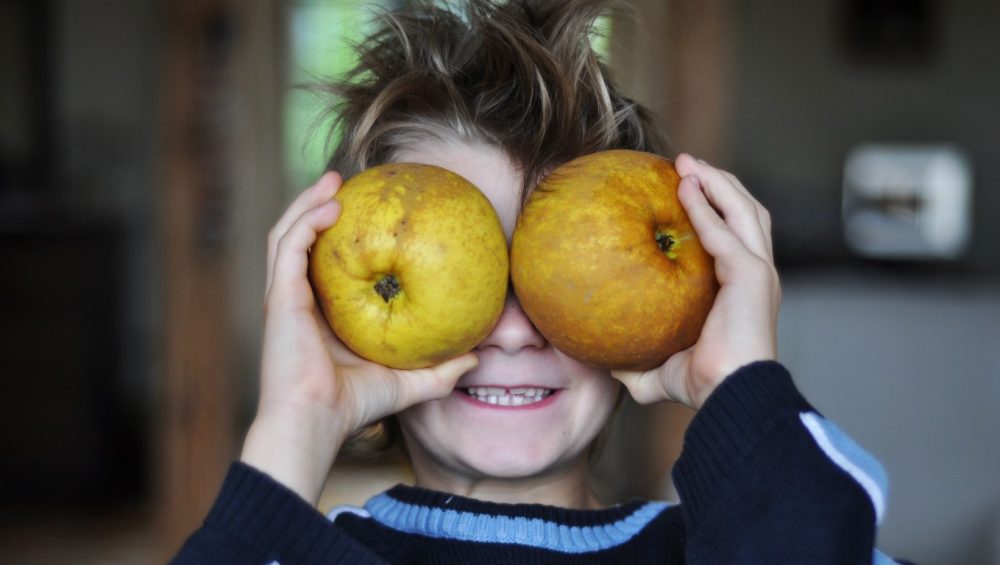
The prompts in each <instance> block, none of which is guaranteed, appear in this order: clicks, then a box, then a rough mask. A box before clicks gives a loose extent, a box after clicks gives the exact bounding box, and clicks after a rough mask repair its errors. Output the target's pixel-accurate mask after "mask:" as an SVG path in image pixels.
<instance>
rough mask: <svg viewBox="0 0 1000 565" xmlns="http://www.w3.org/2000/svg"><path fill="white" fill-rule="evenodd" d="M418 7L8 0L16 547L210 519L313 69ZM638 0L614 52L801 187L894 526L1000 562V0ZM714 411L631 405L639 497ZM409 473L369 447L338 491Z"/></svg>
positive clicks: (333, 500) (953, 559)
mask: <svg viewBox="0 0 1000 565" xmlns="http://www.w3.org/2000/svg"><path fill="white" fill-rule="evenodd" d="M404 1H405V0H396V2H392V1H391V0H385V1H383V2H381V3H379V2H362V1H360V0H273V1H265V0H247V1H237V0H208V1H205V0H87V1H84V0H2V1H0V258H2V264H3V266H2V268H0V379H2V381H0V382H2V390H3V394H2V395H0V458H2V459H0V562H4V563H64V562H74V563H148V562H157V561H163V560H165V559H166V558H167V557H168V556H169V555H171V554H172V553H173V552H174V551H176V549H177V548H178V547H179V545H180V544H181V543H182V541H183V539H184V538H185V537H186V536H187V534H188V533H190V531H191V530H192V529H194V528H195V527H197V525H198V524H199V523H200V521H201V519H202V518H203V517H204V515H205V513H206V511H207V509H208V507H209V506H210V505H211V502H212V500H213V498H214V496H215V494H216V492H217V489H218V487H219V484H220V482H221V479H222V477H223V475H224V473H225V470H226V468H227V466H228V464H229V462H230V461H231V460H232V459H233V458H234V457H235V456H236V454H237V453H238V449H239V444H240V442H241V438H242V435H243V433H244V432H245V430H246V427H247V425H248V423H249V421H250V419H251V418H252V415H253V411H254V404H255V398H256V387H257V377H258V375H257V357H258V351H259V341H260V337H259V333H260V327H261V303H262V296H263V280H264V276H263V273H264V260H265V257H264V252H265V239H266V234H267V231H268V229H269V227H270V225H271V223H272V222H273V221H274V220H275V219H277V217H278V215H279V214H280V212H281V211H282V210H283V207H284V205H285V204H286V203H287V202H288V201H289V200H290V199H291V198H292V197H293V196H294V195H295V194H296V193H297V192H298V191H300V190H301V189H302V188H304V187H306V186H308V185H309V184H310V182H311V180H312V179H314V178H316V177H317V176H318V174H319V173H320V172H321V170H322V168H323V164H324V155H325V154H326V149H325V147H324V146H325V143H326V141H327V139H326V138H327V133H328V132H327V131H326V127H327V125H328V123H329V122H328V121H326V122H324V121H323V120H322V119H321V117H320V116H319V112H321V110H322V108H323V103H324V101H323V100H320V99H318V98H316V97H315V96H313V95H312V94H309V93H308V92H307V91H305V90H301V89H295V88H293V87H294V85H296V84H303V83H312V82H316V81H318V80H321V79H322V77H323V76H329V75H334V74H337V73H338V72H341V71H342V70H343V69H344V68H346V66H347V65H349V64H350V62H351V55H350V50H349V48H348V44H347V43H346V42H348V41H351V40H356V39H358V38H360V37H363V36H364V34H365V33H366V32H367V30H368V29H369V28H368V27H367V25H366V23H365V22H366V20H367V18H368V16H369V15H370V13H371V11H372V10H373V9H374V8H376V7H378V6H379V5H393V4H394V3H395V4H401V3H403V2H404ZM629 4H631V7H632V8H633V9H634V12H635V14H636V15H637V17H635V18H633V19H632V20H629V19H627V18H626V19H619V18H615V17H609V18H605V19H603V20H602V21H601V25H600V26H599V27H600V28H601V31H602V33H603V35H602V36H601V37H597V36H596V35H595V45H597V47H598V48H599V50H600V51H601V52H602V56H603V57H605V59H606V60H607V61H608V63H609V65H610V66H611V68H612V69H614V72H615V73H616V76H617V78H618V80H619V82H620V83H621V84H622V85H623V86H624V88H625V90H626V91H627V92H630V93H631V94H632V95H633V96H634V97H635V98H637V99H638V100H640V101H642V102H644V103H645V104H647V105H648V106H649V107H651V108H652V109H653V110H655V111H656V112H657V114H658V115H659V116H660V117H661V118H662V120H663V123H664V125H665V126H666V128H667V130H668V131H669V133H670V135H671V138H672V142H673V146H674V149H675V150H676V151H681V150H683V151H688V152H692V153H694V154H695V155H698V156H701V157H703V158H704V159H706V160H709V161H711V162H713V163H716V164H719V165H721V166H723V167H724V168H726V169H728V170H730V171H733V172H734V173H735V174H736V175H737V176H738V177H740V178H741V179H742V180H743V181H744V183H745V184H746V186H747V187H749V189H750V190H751V191H752V192H753V193H754V194H755V195H756V196H757V197H758V198H759V199H760V200H761V201H762V202H763V203H764V204H765V205H766V206H767V207H768V208H769V209H770V210H771V211H772V213H773V217H774V235H775V241H776V249H777V255H778V262H779V271H780V273H781V275H782V277H783V285H784V286H783V288H784V307H783V311H782V317H781V321H780V328H779V334H780V348H781V349H780V355H781V357H782V359H783V361H784V362H785V363H786V364H787V365H788V366H789V367H790V368H791V370H792V372H793V374H794V375H795V377H796V379H797V381H798V383H799V385H800V386H801V388H802V389H803V390H804V391H805V393H806V395H807V397H808V398H809V399H810V400H811V401H812V402H813V403H814V404H815V405H816V406H817V407H818V408H819V409H820V410H821V411H822V412H823V413H824V414H825V415H827V416H828V417H830V418H832V419H833V420H835V421H836V422H838V423H839V424H840V425H841V426H842V427H843V428H844V429H845V430H846V431H847V432H848V433H850V434H851V435H852V436H853V437H854V438H855V439H857V440H858V441H859V442H860V443H861V444H862V445H864V446H865V447H867V448H868V449H869V450H870V451H871V452H873V453H874V454H875V455H876V456H877V457H878V458H879V459H880V460H881V461H882V463H883V464H884V465H885V467H886V468H887V470H888V472H889V475H890V478H891V494H890V503H889V507H888V512H887V515H886V517H885V521H884V523H883V524H882V527H881V529H880V533H879V545H880V547H881V548H882V549H883V550H885V551H886V552H888V553H890V554H892V555H894V556H897V557H901V558H908V559H912V560H915V561H917V562H920V563H974V564H975V563H984V564H1000V480H998V476H1000V471H998V467H1000V439H998V437H997V436H998V432H1000V353H998V350H1000V284H998V281H1000V246H997V245H996V241H998V240H1000V221H998V220H997V216H998V215H1000V159H998V158H997V156H996V154H997V151H998V150H1000V110H998V109H997V106H996V105H997V101H998V100H1000V38H998V36H997V33H996V30H997V25H998V24H1000V3H997V2H995V1H994V0H952V1H949V2H945V1H944V0H818V1H814V2H796V1H793V0H775V1H772V2H737V1H735V0H702V1H695V0H641V1H638V0H637V1H634V2H631V3H629ZM635 22H641V25H639V24H638V23H635ZM690 417H691V414H690V413H689V412H687V411H685V410H682V409H678V408H676V407H670V406H658V407H653V408H644V409H639V408H637V407H635V406H631V405H629V406H627V407H626V410H625V411H624V413H623V414H622V417H621V419H620V420H619V422H618V423H617V426H616V429H615V436H616V439H615V440H613V443H612V447H611V448H609V450H608V452H607V454H606V456H605V457H604V460H603V461H602V463H601V465H600V467H599V469H598V471H597V474H598V478H599V480H600V481H601V484H602V485H604V488H605V490H606V491H607V493H608V495H609V496H610V497H613V498H617V499H624V498H628V497H630V496H648V497H671V496H673V490H672V486H671V484H670V477H669V469H670V466H671V464H672V462H673V460H674V459H675V458H676V456H677V453H678V452H679V449H680V439H681V437H682V434H683V430H684V426H685V425H686V424H687V422H688V421H689V420H690ZM635 469H642V470H643V471H642V472H639V473H637V472H636V471H635ZM408 476H409V473H408V470H407V469H406V467H405V465H404V464H402V463H401V462H400V460H399V459H398V457H394V456H389V457H385V458H382V459H377V460H353V459H349V460H344V461H341V462H339V463H338V464H337V466H336V468H335V469H334V472H333V474H332V475H331V480H330V485H329V488H328V489H327V491H326V492H325V493H324V498H323V501H322V503H321V506H323V507H324V508H326V507H329V506H330V505H332V504H337V503H344V502H349V503H355V504H360V503H361V502H363V500H364V499H366V498H367V496H368V495H370V494H371V493H374V492H376V491H378V490H380V489H382V488H384V487H385V486H386V485H388V484H392V483H395V482H398V481H405V480H407V479H408Z"/></svg>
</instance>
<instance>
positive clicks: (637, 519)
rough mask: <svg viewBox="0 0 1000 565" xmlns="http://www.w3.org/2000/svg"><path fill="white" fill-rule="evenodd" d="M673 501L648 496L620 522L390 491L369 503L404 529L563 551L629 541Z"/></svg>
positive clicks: (376, 513)
mask: <svg viewBox="0 0 1000 565" xmlns="http://www.w3.org/2000/svg"><path fill="white" fill-rule="evenodd" d="M668 506H670V505H669V504H668V503H665V502H647V503H646V504H644V505H643V506H641V507H639V508H638V509H637V510H636V511H635V512H633V513H632V514H631V515H629V516H626V517H625V518H622V519H621V520H618V521H617V522H614V523H611V524H604V525H601V526H586V527H581V526H567V525H565V524H557V523H555V522H550V521H547V520H542V519H538V518H524V517H511V516H493V515H486V514H475V513H472V512H460V511H457V510H444V509H441V508H429V507H426V506H417V505H414V504H408V503H405V502H401V501H399V500H396V499H394V498H392V497H391V496H389V495H388V494H385V493H383V494H381V495H379V496H376V497H374V498H372V499H371V500H369V501H368V503H367V504H365V508H366V509H367V510H368V512H369V513H371V516H372V518H374V519H375V520H377V521H378V522H380V523H382V524H384V525H386V526H388V527H390V528H392V529H394V530H399V531H401V532H407V533H413V534H419V535H424V536H429V537H434V538H445V539H454V540H461V541H472V542H480V543H510V544H517V545H524V546H530V547H537V548H541V549H548V550H552V551H559V552H562V553H585V552H589V551H599V550H602V549H607V548H610V547H614V546H616V545H620V544H622V543H625V542H627V541H628V540H630V539H631V538H632V537H634V536H635V535H636V534H637V533H639V532H640V531H641V530H642V529H643V528H644V527H645V526H646V525H647V524H649V522H650V521H651V520H653V518H655V517H656V516H657V515H659V514H660V512H662V511H663V510H664V509H665V508H667V507H668Z"/></svg>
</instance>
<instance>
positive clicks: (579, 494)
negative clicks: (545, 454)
mask: <svg viewBox="0 0 1000 565" xmlns="http://www.w3.org/2000/svg"><path fill="white" fill-rule="evenodd" d="M414 463H415V464H414V474H415V475H416V482H417V486H419V487H423V488H427V489H431V490H436V491H440V492H447V493H451V494H455V495H458V496H464V497H468V498H474V499H477V500H485V501H490V502H500V503H506V504H519V503H522V504H547V505H549V506H558V507H560V508H573V509H581V510H596V509H600V508H605V507H606V506H607V505H606V504H604V503H602V502H601V501H600V499H599V498H598V497H597V496H596V495H595V493H594V491H593V489H591V487H590V481H589V474H588V470H589V467H588V464H587V461H586V459H585V458H584V459H583V460H582V461H580V462H578V463H576V464H574V465H571V466H569V467H566V468H562V469H556V470H551V471H549V472H547V473H545V474H542V475H535V476H531V477H518V478H501V477H469V476H463V475H462V474H459V473H454V472H447V471H444V472H442V470H440V469H436V468H435V469H433V470H431V469H422V468H421V467H423V466H422V465H419V464H416V462H414Z"/></svg>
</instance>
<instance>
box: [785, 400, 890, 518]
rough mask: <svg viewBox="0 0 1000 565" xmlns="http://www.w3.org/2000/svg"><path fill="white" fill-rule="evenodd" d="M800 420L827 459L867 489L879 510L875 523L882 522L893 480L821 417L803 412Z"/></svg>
mask: <svg viewBox="0 0 1000 565" xmlns="http://www.w3.org/2000/svg"><path fill="white" fill-rule="evenodd" d="M799 418H800V419H801V420H802V423H803V424H804V425H805V427H806V428H807V429H808V430H809V433H811V434H812V436H813V439H814V440H816V443H817V444H818V445H819V446H820V448H821V449H822V450H823V452H824V453H826V456H827V457H829V458H830V460H832V461H833V462H834V463H836V464H837V466H839V467H840V468H841V469H843V470H844V471H846V472H847V473H848V474H849V475H851V477H853V478H854V480H855V481H857V482H858V484H860V485H861V486H862V488H864V489H865V492H867V493H868V497H869V498H870V499H871V501H872V506H874V507H875V523H876V524H879V523H881V522H882V516H883V515H884V514H885V504H886V499H887V495H888V492H889V477H888V476H887V475H886V473H885V469H883V468H882V464H881V463H879V462H878V460H877V459H875V457H873V456H872V454H871V453H868V452H867V451H865V450H864V449H862V448H861V446H860V445H858V444H857V443H855V441H854V440H853V439H851V438H850V437H848V435H847V434H845V433H844V432H843V431H842V430H841V429H840V428H839V427H837V425H836V424H834V423H833V422H831V421H829V420H827V419H826V418H823V417H822V416H820V415H819V414H817V413H815V412H803V413H802V414H800V415H799Z"/></svg>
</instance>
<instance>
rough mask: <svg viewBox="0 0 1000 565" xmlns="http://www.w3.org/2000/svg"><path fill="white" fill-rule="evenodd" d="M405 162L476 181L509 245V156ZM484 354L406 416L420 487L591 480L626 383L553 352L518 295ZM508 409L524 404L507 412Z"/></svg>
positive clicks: (444, 148) (513, 195) (513, 192)
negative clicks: (591, 464) (592, 450)
mask: <svg viewBox="0 0 1000 565" xmlns="http://www.w3.org/2000/svg"><path fill="white" fill-rule="evenodd" d="M397 159H398V160H399V161H406V162H420V163H427V164H432V165H438V166H441V167H444V168H446V169H449V170H451V171H454V172H456V173H458V174H460V175H462V176H463V177H465V178H466V179H468V180H469V181H471V182H472V183H473V184H475V185H476V186H477V187H479V189H480V190H481V191H482V192H483V194H485V195H486V196H487V197H488V198H489V199H490V201H491V202H492V203H493V207H494V208H495V209H496V211H497V214H498V215H499V216H500V220H501V223H502V224H503V227H504V231H505V232H506V234H507V239H508V242H509V241H510V237H511V233H512V232H513V229H514V225H515V223H516V220H517V213H518V209H519V206H518V193H519V189H520V183H521V178H520V176H519V174H518V172H517V171H516V170H515V169H513V168H512V167H511V165H510V163H509V162H508V160H507V158H506V157H505V156H504V155H503V154H502V153H501V152H499V151H497V150H495V149H493V148H490V147H487V146H482V145H465V144H457V143H456V144H446V143H426V144H421V145H420V146H419V147H414V148H412V149H409V150H406V151H404V152H402V153H400V154H399V155H398V157H397ZM476 353H477V354H478V356H479V366H478V367H477V368H476V369H475V370H473V371H471V372H469V373H467V374H466V375H464V376H463V377H462V379H461V380H460V381H459V382H458V385H457V387H456V389H455V391H454V392H452V394H451V395H450V396H449V397H447V398H444V399H441V400H436V401H431V402H426V403H423V404H420V405H417V406H414V407H412V408H410V409H408V410H406V411H404V412H403V413H401V414H400V415H399V419H400V423H401V424H402V427H403V431H404V434H405V436H406V444H407V448H408V450H409V452H410V455H411V458H412V460H413V465H414V470H415V471H416V474H417V481H418V483H420V484H422V485H423V486H427V487H430V488H438V489H442V490H450V491H452V492H463V491H464V492H467V493H472V491H473V489H474V487H475V486H479V485H481V484H482V482H483V481H484V480H485V481H490V480H491V479H493V478H496V479H527V480H530V481H533V482H534V483H536V484H551V483H552V482H553V481H564V480H566V479H567V478H568V477H570V476H572V477H574V478H573V479H572V480H577V479H579V478H580V474H581V473H582V474H583V475H585V473H586V467H587V448H588V447H589V445H590V443H591V441H592V440H593V439H594V437H595V436H596V435H597V434H598V432H599V431H600V430H601V428H602V427H603V426H604V424H605V422H606V421H607V420H608V418H609V417H610V415H611V413H612V411H613V409H614V404H615V399H616V397H617V394H618V389H619V383H618V381H616V380H614V379H612V378H611V377H610V376H609V375H608V373H607V372H606V371H603V370H600V369H596V368H593V367H589V366H587V365H583V364H581V363H578V362H576V361H574V360H573V359H570V358H569V357H567V356H566V355H564V354H562V353H561V352H559V351H557V350H556V349H554V348H553V347H552V346H551V345H550V344H549V343H548V342H547V341H546V340H545V338H543V337H542V335H541V334H539V333H538V331H537V330H536V329H535V327H534V326H533V325H532V324H531V322H530V321H529V320H528V318H527V317H526V316H525V314H524V312H523V311H522V310H521V307H520V305H519V304H518V303H517V299H516V297H515V296H514V293H513V291H510V292H509V293H508V296H507V305H506V307H505V309H504V313H503V315H502V317H501V318H500V321H499V323H498V324H497V326H496V328H495V329H494V330H493V332H492V333H491V334H490V335H489V337H487V338H486V340H485V341H483V342H482V343H481V344H480V345H479V346H478V347H477V348H476ZM468 387H477V388H478V387H493V388H497V389H507V390H505V391H503V393H507V392H508V391H509V389H511V388H515V389H517V388H534V389H544V391H545V392H542V393H541V394H543V395H544V394H546V393H547V392H548V391H552V392H551V394H550V395H549V396H547V397H545V398H543V399H542V400H541V401H536V400H535V398H533V397H529V396H528V395H525V394H520V395H513V396H510V397H508V398H502V397H503V396H505V394H500V395H498V398H496V399H494V400H493V402H495V403H496V404H491V403H490V399H489V398H487V399H486V401H482V400H477V399H476V398H473V397H472V396H469V395H468V394H467V393H466V392H465V391H466V390H467V389H468ZM492 392H493V394H496V392H497V391H492ZM520 392H522V393H524V392H525V391H520ZM528 392H529V393H530V391H528ZM535 397H537V391H536V395H535ZM508 402H509V403H511V404H513V403H524V404H521V405H519V406H504V405H501V404H500V403H508ZM529 402H530V403H529Z"/></svg>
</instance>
